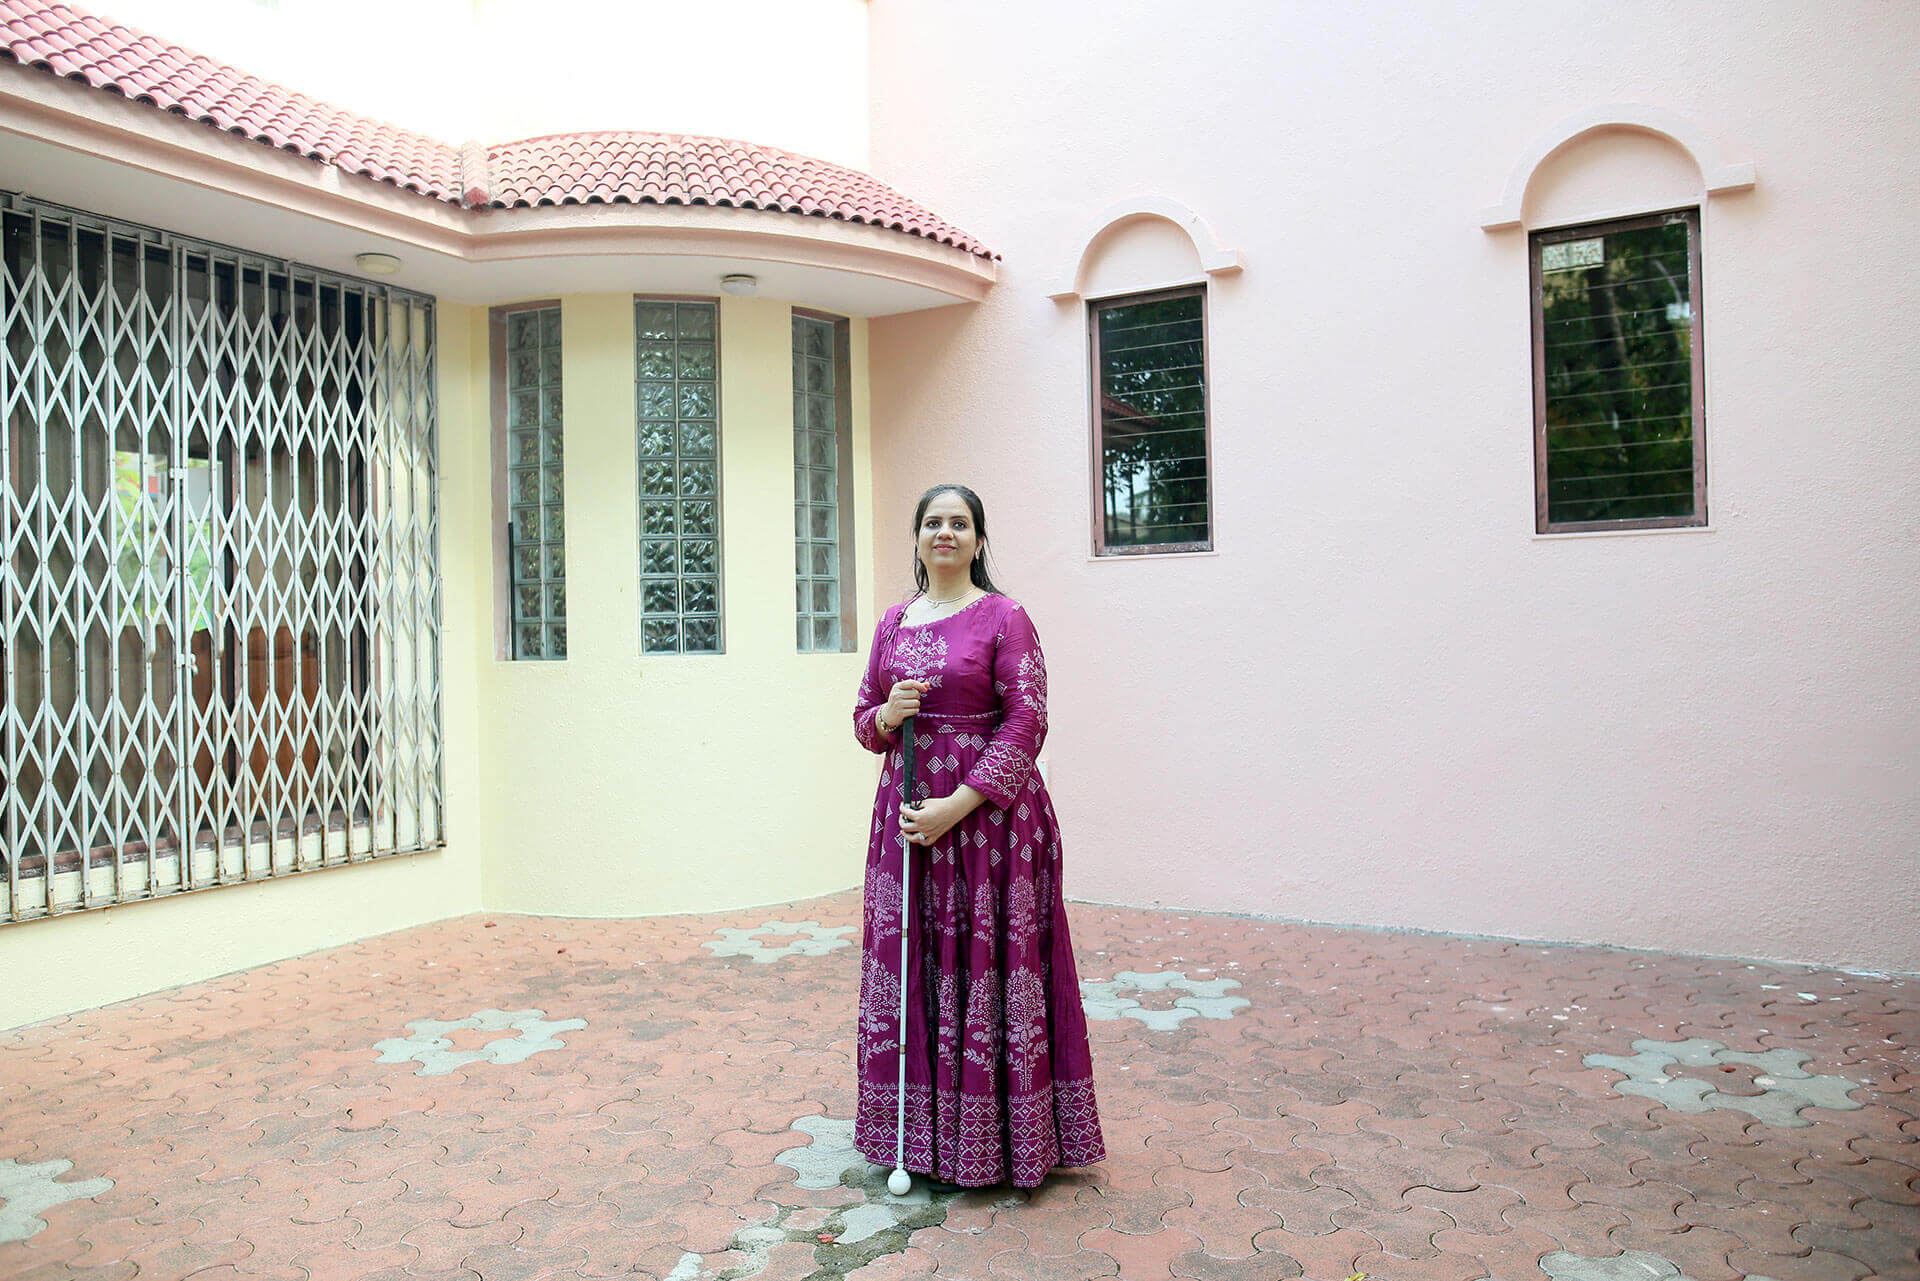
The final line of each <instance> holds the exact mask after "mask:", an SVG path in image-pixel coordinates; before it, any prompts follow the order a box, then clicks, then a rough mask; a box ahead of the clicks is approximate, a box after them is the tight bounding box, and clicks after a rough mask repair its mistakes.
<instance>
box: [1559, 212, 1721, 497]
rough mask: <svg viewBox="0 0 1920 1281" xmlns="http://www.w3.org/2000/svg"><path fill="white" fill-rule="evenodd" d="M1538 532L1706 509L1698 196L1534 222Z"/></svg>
mask: <svg viewBox="0 0 1920 1281" xmlns="http://www.w3.org/2000/svg"><path fill="white" fill-rule="evenodd" d="M1531 251H1532V277H1533V399H1534V507H1535V528H1536V529H1537V530H1538V531H1539V532H1540V533H1563V532H1573V531H1578V530H1595V529H1656V528H1664V527H1674V526H1685V525H1704V524H1706V521H1707V470H1706V444H1705V440H1704V438H1703V431H1702V428H1703V422H1702V406H1703V401H1704V396H1703V392H1704V388H1705V376H1704V374H1703V372H1702V369H1701V360H1700V324H1701V314H1700V313H1701V309H1700V216H1699V211H1698V210H1696V209H1685V210H1680V211H1677V212H1674V213H1665V214H1657V215H1652V216H1648V217H1643V218H1629V219H1624V220H1619V221H1614V222H1603V223H1594V224H1591V225H1588V226H1583V227H1565V228H1558V229H1556V230H1553V231H1541V232H1535V233H1534V234H1533V236H1532V237H1531Z"/></svg>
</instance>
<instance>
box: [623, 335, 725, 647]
mask: <svg viewBox="0 0 1920 1281" xmlns="http://www.w3.org/2000/svg"><path fill="white" fill-rule="evenodd" d="M718 312H719V309H718V308H717V307H715V306H714V304H713V303H710V302H686V301H679V300H667V299H654V298H641V299H636V300H635V302H634V304H633V321H634V325H633V328H634V375H635V379H636V381H635V384H634V403H635V415H636V428H635V431H636V448H637V449H638V451H639V455H640V457H639V464H640V648H641V652H643V653H647V654H718V653H720V652H721V650H722V649H723V648H724V646H725V635H724V633H723V631H722V619H721V611H720V421H719V414H720V347H719V337H718V333H717V322H718V319H719V315H718Z"/></svg>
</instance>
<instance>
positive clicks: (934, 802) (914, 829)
mask: <svg viewBox="0 0 1920 1281" xmlns="http://www.w3.org/2000/svg"><path fill="white" fill-rule="evenodd" d="M969 808H971V807H969ZM965 814H966V810H965V809H962V808H961V807H960V806H959V805H958V804H956V803H955V798H954V797H951V796H935V797H929V798H928V799H927V800H924V801H921V802H920V808H919V809H908V808H907V807H906V806H904V805H903V806H901V807H900V830H901V831H902V832H904V833H906V837H907V844H909V845H932V844H933V843H934V842H935V841H937V840H939V839H940V838H941V837H943V836H945V835H946V834H947V833H948V832H950V831H952V830H953V825H954V824H955V823H958V822H959V821H960V820H961V818H962V817H964V816H965Z"/></svg>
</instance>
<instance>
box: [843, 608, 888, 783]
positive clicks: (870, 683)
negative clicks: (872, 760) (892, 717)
mask: <svg viewBox="0 0 1920 1281" xmlns="http://www.w3.org/2000/svg"><path fill="white" fill-rule="evenodd" d="M894 617H895V615H894V611H893V610H888V611H887V613H886V614H884V615H883V616H882V617H881V619H880V622H879V623H878V624H877V625H876V626H875V627H874V629H873V644H872V645H870V646H868V647H867V671H866V675H864V676H863V677H861V679H860V693H859V696H858V697H856V698H855V699H854V700H853V737H854V738H855V740H857V741H858V742H859V744H860V746H862V747H864V748H866V749H867V750H868V751H869V752H873V753H876V754H878V755H885V753H886V751H887V747H888V745H889V744H890V743H891V741H892V740H890V739H889V738H888V737H887V736H886V735H884V734H882V733H881V732H880V731H879V730H878V729H876V728H875V727H874V724H873V721H874V718H875V717H876V716H878V715H879V714H880V709H881V708H883V707H885V706H886V705H887V685H886V678H885V677H884V676H883V675H882V674H881V670H880V663H881V660H882V655H883V652H884V651H885V650H886V648H887V641H888V640H889V639H891V638H892V636H893V623H894ZM843 688H844V687H843Z"/></svg>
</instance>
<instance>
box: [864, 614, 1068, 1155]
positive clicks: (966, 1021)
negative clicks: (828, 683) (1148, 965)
mask: <svg viewBox="0 0 1920 1281" xmlns="http://www.w3.org/2000/svg"><path fill="white" fill-rule="evenodd" d="M905 609H906V606H905V605H904V604H903V605H895V606H894V607H893V608H891V609H889V610H888V611H887V613H886V616H885V617H884V618H883V619H881V621H880V625H879V626H878V628H876V629H875V632H874V643H873V648H872V651H871V652H870V653H869V654H868V656H867V672H866V678H865V679H864V680H862V681H861V683H860V697H859V701H858V703H857V705H856V706H855V707H854V712H853V732H854V736H855V737H856V738H858V739H859V740H860V744H861V746H863V747H865V748H866V749H867V750H868V751H870V752H877V753H882V754H883V755H884V759H885V766H884V768H883V769H882V770H881V772H880V784H879V790H878V792H877V793H876V794H875V796H874V802H873V828H872V832H871V836H870V839H869V841H868V844H867V875H866V893H865V900H864V907H865V913H864V918H865V932H864V938H863V947H864V951H863V956H862V964H861V972H860V1030H859V1037H858V1062H859V1071H860V1088H859V1102H858V1108H857V1111H856V1113H855V1120H854V1130H853V1142H854V1146H855V1147H856V1148H858V1149H859V1150H860V1152H861V1154H862V1155H864V1156H865V1157H866V1158H867V1159H868V1160H870V1161H872V1162H874V1163H875V1164H877V1165H884V1166H892V1165H893V1162H894V1142H895V1138H894V1136H895V1130H896V1113H895V1109H896V1106H897V1097H898V1094H897V1091H898V1079H899V1060H898V1051H897V1049H896V1045H897V1043H898V1042H897V1037H898V1027H899V1022H900V859H901V851H902V850H903V849H905V848H907V847H906V844H905V841H904V840H903V838H902V837H901V834H900V771H901V764H902V762H901V759H900V736H899V734H898V733H897V732H896V733H895V735H894V736H893V737H892V738H891V739H882V738H881V737H880V736H879V735H878V734H877V733H875V731H874V724H873V721H874V715H875V713H877V712H878V711H879V710H880V709H881V707H883V706H884V705H885V703H886V698H887V692H888V691H889V690H890V689H892V688H893V685H894V683H895V682H896V681H901V680H908V679H914V680H924V681H927V682H928V683H929V684H930V685H931V686H932V688H931V689H929V690H928V692H927V693H926V694H925V695H924V696H923V697H922V699H921V704H920V707H921V710H920V714H919V715H918V716H917V717H915V718H914V748H915V755H916V757H917V761H916V769H915V774H916V775H917V777H916V779H915V786H914V795H915V796H916V797H934V796H947V795H950V794H951V793H952V792H954V791H955V790H956V789H957V788H958V787H959V786H960V785H961V784H962V783H965V784H967V785H969V786H971V787H973V788H975V789H977V790H978V791H980V792H981V793H982V794H984V795H985V796H986V798H987V801H986V803H985V804H983V805H981V806H980V807H979V808H978V809H976V810H974V811H973V813H971V814H969V815H967V817H965V818H964V819H962V820H960V822H958V823H956V824H955V825H954V827H953V830H952V831H950V832H948V833H947V834H946V835H945V836H943V837H941V838H940V839H939V840H938V841H935V842H934V843H933V845H932V846H931V847H928V848H922V847H920V846H914V847H913V849H912V859H913V862H912V876H913V914H912V922H913V923H912V928H911V929H910V930H909V931H908V963H907V974H908V981H907V1037H906V1043H907V1123H906V1168H907V1169H908V1170H910V1171H913V1172H915V1173H917V1174H931V1175H933V1176H934V1177H936V1178H940V1179H944V1180H946V1181H948V1182H951V1183H958V1184H963V1185H966V1186H969V1187H984V1186H988V1185H991V1184H995V1183H1001V1182H1005V1181H1007V1180H1009V1179H1010V1180H1011V1181H1012V1182H1013V1183H1014V1185H1015V1186H1017V1187H1035V1186H1037V1185H1038V1184H1039V1183H1040V1181H1041V1180H1042V1179H1043V1178H1045V1177H1046V1174H1047V1171H1049V1170H1051V1169H1053V1168H1054V1167H1056V1166H1082V1165H1091V1164H1092V1163H1094V1162H1096V1161H1100V1160H1103V1159H1104V1158H1105V1156H1106V1150H1105V1147H1104V1146H1103V1144H1102V1141H1101V1136H1100V1116H1099V1111H1098V1109H1097V1108H1096V1107H1095V1104H1094V1095H1093V1058H1092V1055H1091V1053H1090V1052H1089V1050H1088V1048H1087V1023H1086V1013H1085V1011H1084V1010H1083V1009H1082V1008H1081V1005H1080V979H1079V974H1078V972H1077V970H1076V969H1075V967H1074V963H1073V944H1072V941H1071V940H1070V939H1069V938H1068V936H1067V914H1066V904H1065V901H1064V899H1063V898H1062V894H1061V886H1060V833H1059V825H1058V823H1057V822H1056V820H1055V818H1054V813H1053V802H1052V801H1051V800H1050V799H1049V798H1048V796H1047V789H1046V784H1045V783H1043V782H1042V781H1041V779H1040V773H1039V771H1038V770H1036V769H1035V768H1034V758H1035V757H1036V756H1037V755H1038V754H1039V751H1040V744H1041V743H1042V742H1044V741H1045V739H1046V735H1047V669H1046V662H1045V660H1044V659H1043V658H1042V657H1041V654H1040V638H1039V636H1038V635H1036V634H1035V632H1034V629H1033V623H1032V621H1031V620H1030V619H1028V617H1027V612H1026V611H1025V610H1024V609H1022V608H1021V607H1020V606H1019V605H1018V604H1016V603H1015V602H1014V601H1012V600H1009V599H1008V598H1007V597H1005V596H999V595H989V596H984V597H982V598H981V599H979V600H977V601H975V602H973V603H972V604H970V605H967V606H965V607H964V608H962V609H960V610H958V611H956V612H954V613H952V614H949V615H947V616H946V617H945V618H940V619H935V620H934V621H933V622H930V623H923V624H919V625H914V624H906V623H902V622H901V621H900V619H901V615H902V613H903V612H904V611H905Z"/></svg>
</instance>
